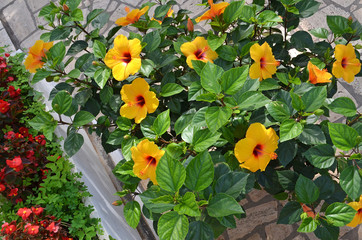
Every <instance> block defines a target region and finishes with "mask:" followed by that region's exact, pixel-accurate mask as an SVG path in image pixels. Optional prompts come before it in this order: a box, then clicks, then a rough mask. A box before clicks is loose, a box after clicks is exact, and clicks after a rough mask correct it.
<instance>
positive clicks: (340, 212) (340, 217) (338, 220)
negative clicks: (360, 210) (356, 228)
mask: <svg viewBox="0 0 362 240" xmlns="http://www.w3.org/2000/svg"><path fill="white" fill-rule="evenodd" d="M356 213H357V211H356V210H354V209H353V208H352V207H351V206H349V205H347V204H345V203H339V202H335V203H332V204H331V205H329V206H328V208H327V209H326V213H325V216H326V218H327V221H328V223H329V224H331V225H333V226H336V227H343V226H344V225H346V224H348V223H350V222H351V221H352V219H353V218H354V216H355V215H356Z"/></svg>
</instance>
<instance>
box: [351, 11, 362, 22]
mask: <svg viewBox="0 0 362 240" xmlns="http://www.w3.org/2000/svg"><path fill="white" fill-rule="evenodd" d="M353 15H354V17H355V18H356V19H357V20H358V21H359V22H360V23H361V22H362V8H360V9H357V10H356V11H354V12H353Z"/></svg>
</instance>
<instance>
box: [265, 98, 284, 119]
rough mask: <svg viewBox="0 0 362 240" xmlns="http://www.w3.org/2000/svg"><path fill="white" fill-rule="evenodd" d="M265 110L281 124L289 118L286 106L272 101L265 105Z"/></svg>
mask: <svg viewBox="0 0 362 240" xmlns="http://www.w3.org/2000/svg"><path fill="white" fill-rule="evenodd" d="M266 109H267V110H268V112H269V114H270V115H271V116H272V117H273V118H274V119H275V120H277V121H278V122H283V121H284V120H287V119H289V118H290V111H289V107H288V106H287V104H285V103H283V102H280V101H274V102H271V103H269V104H268V105H266Z"/></svg>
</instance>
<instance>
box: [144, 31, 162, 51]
mask: <svg viewBox="0 0 362 240" xmlns="http://www.w3.org/2000/svg"><path fill="white" fill-rule="evenodd" d="M143 41H144V42H145V43H147V45H146V47H145V48H144V49H145V50H146V51H147V52H152V51H154V50H156V49H157V48H158V46H160V44H161V36H160V33H159V32H158V31H157V30H156V31H153V32H150V33H147V34H146V35H145V36H144V38H143Z"/></svg>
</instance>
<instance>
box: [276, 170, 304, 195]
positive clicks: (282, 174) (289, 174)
mask: <svg viewBox="0 0 362 240" xmlns="http://www.w3.org/2000/svg"><path fill="white" fill-rule="evenodd" d="M277 174H278V180H279V183H280V185H282V187H283V188H284V189H285V190H289V191H292V190H294V188H295V183H296V182H297V180H298V176H299V175H298V173H296V172H294V171H291V170H282V171H277Z"/></svg>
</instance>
